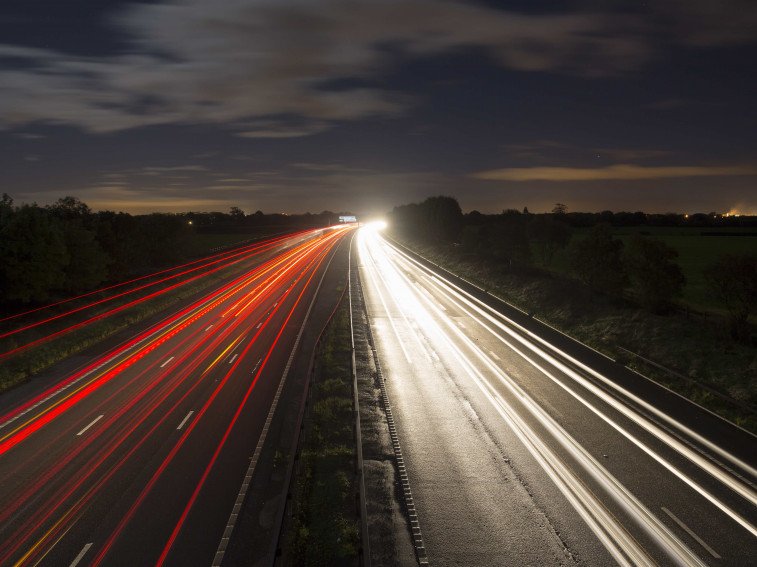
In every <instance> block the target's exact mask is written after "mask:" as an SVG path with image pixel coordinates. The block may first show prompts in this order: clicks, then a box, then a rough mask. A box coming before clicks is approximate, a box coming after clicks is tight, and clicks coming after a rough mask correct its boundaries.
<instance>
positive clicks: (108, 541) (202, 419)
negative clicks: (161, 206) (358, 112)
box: [0, 226, 352, 567]
mask: <svg viewBox="0 0 757 567" xmlns="http://www.w3.org/2000/svg"><path fill="white" fill-rule="evenodd" d="M351 229H352V227H347V226H342V227H332V228H331V229H324V230H319V231H313V232H312V233H309V234H307V235H305V236H303V235H299V236H298V237H297V239H296V240H293V241H292V242H290V243H289V244H288V246H285V247H282V249H281V250H280V251H279V252H278V253H276V254H275V255H272V256H271V257H269V259H267V260H266V261H265V262H263V263H261V264H260V265H258V266H257V267H255V268H254V269H251V270H249V271H247V272H245V273H244V274H242V275H241V276H237V277H236V279H234V280H233V281H230V282H228V283H227V284H226V285H223V286H222V287H220V289H217V290H215V291H214V292H213V293H210V294H208V295H207V296H205V297H203V298H202V299H200V300H198V301H195V302H193V303H192V304H191V305H189V306H187V307H184V308H182V309H181V310H180V311H178V312H176V313H174V314H173V315H171V316H169V317H167V318H165V319H164V320H163V321H162V322H160V324H157V325H154V326H152V327H150V328H149V329H147V330H145V331H143V332H140V333H138V334H137V335H136V336H134V337H132V338H131V339H129V340H128V341H126V342H125V343H123V344H121V345H120V346H119V347H118V348H115V349H114V350H112V351H110V352H108V353H106V354H102V355H101V356H98V357H96V358H94V359H93V360H91V361H89V362H88V363H87V364H86V365H85V366H84V367H82V368H80V369H78V370H77V371H76V372H72V373H71V374H70V375H65V376H60V377H59V379H58V380H56V382H55V383H54V385H52V386H45V388H40V387H38V388H36V391H34V393H33V394H31V393H30V394H29V395H27V396H26V397H25V399H23V400H19V401H18V402H16V401H14V404H13V407H7V405H8V404H7V403H6V404H5V405H4V406H3V409H2V411H1V412H0V414H1V415H0V565H52V566H71V567H75V566H77V565H81V566H83V565H124V566H135V565H176V566H190V565H216V564H222V563H223V557H224V553H223V552H224V550H225V545H226V542H228V538H229V536H230V534H231V533H232V532H233V528H234V526H235V518H236V512H237V511H238V509H237V508H235V502H238V501H244V497H245V486H246V485H245V484H243V481H244V480H245V477H246V475H248V478H249V476H250V475H252V474H253V473H254V471H255V465H256V462H257V459H258V458H259V455H260V451H261V447H262V446H263V443H264V441H265V437H266V433H267V431H268V428H269V426H270V422H271V418H272V416H273V414H274V411H275V408H276V404H277V402H278V400H279V396H280V394H281V391H282V387H283V384H284V382H285V378H286V374H287V371H288V369H289V365H290V364H291V361H292V358H293V356H294V352H295V349H296V347H297V343H298V341H299V337H300V334H301V332H302V329H303V327H304V322H305V321H306V320H307V316H308V314H309V313H310V308H311V306H312V305H313V302H314V298H315V297H316V294H317V291H318V288H319V285H320V281H321V279H322V277H323V276H324V274H325V271H326V269H327V267H328V265H329V262H330V261H331V258H332V257H333V255H334V254H335V253H336V251H337V249H338V248H339V249H340V250H341V249H344V250H346V246H341V247H340V243H342V242H345V239H346V238H349V237H350V236H351ZM345 243H346V242H345ZM16 397H17V396H16ZM238 499H239V500H238Z"/></svg>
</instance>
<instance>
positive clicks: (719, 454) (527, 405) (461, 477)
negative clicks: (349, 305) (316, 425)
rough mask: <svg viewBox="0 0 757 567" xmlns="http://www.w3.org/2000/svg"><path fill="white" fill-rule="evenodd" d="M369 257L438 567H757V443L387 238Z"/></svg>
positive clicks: (413, 481) (361, 246)
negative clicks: (489, 298) (506, 308)
mask: <svg viewBox="0 0 757 567" xmlns="http://www.w3.org/2000/svg"><path fill="white" fill-rule="evenodd" d="M357 244H358V252H359V261H360V277H361V279H362V283H363V289H364V295H365V301H366V306H367V309H368V314H369V318H370V320H371V325H372V328H373V334H374V336H375V337H376V348H377V350H378V354H379V359H380V361H381V365H382V371H383V374H384V377H385V379H386V384H387V390H388V394H389V398H390V401H391V403H392V410H393V413H394V421H395V424H396V427H397V433H398V437H399V441H400V444H401V446H402V451H403V456H404V462H405V465H406V467H407V475H408V479H409V484H410V488H411V490H412V495H413V498H414V503H415V509H416V512H417V516H418V521H419V526H420V532H421V534H422V539H423V543H424V545H425V551H426V554H427V556H428V560H429V563H430V564H431V565H432V566H436V565H440V566H441V565H503V566H505V565H512V566H523V565H534V566H546V565H614V564H618V565H687V566H701V565H742V566H746V565H755V564H757V527H756V523H757V506H756V505H757V491H756V490H755V483H756V482H757V471H756V470H755V461H756V460H757V440H756V439H755V437H754V436H752V435H750V434H748V433H746V432H744V431H743V430H740V429H739V428H737V427H734V426H731V425H730V424H727V423H726V422H724V421H723V420H720V419H719V418H717V417H715V416H713V415H712V414H709V413H708V412H706V411H704V410H702V409H701V408H699V407H697V406H695V405H694V404H691V403H689V402H688V401H686V400H683V399H682V398H679V397H677V396H675V395H673V394H672V393H670V392H668V391H666V390H664V389H662V388H660V387H658V386H656V385H654V384H651V383H650V382H649V381H647V380H646V379H645V378H643V377H641V376H638V375H636V374H634V373H632V372H631V371H629V370H628V369H625V368H624V367H622V366H621V365H619V364H615V363H614V362H613V361H611V360H609V359H606V358H605V357H603V356H602V355H600V354H599V353H596V352H595V351H592V350H591V349H588V348H587V347H583V346H582V345H580V344H578V343H575V342H573V341H571V340H569V339H568V338H567V337H564V336H562V335H560V333H558V332H556V331H554V330H553V329H548V328H547V327H546V326H544V325H542V324H540V323H538V322H535V321H533V320H529V318H528V316H527V315H526V314H523V313H520V312H516V311H515V310H514V309H511V310H510V311H511V312H508V313H506V314H505V313H504V312H503V309H502V308H501V307H498V308H497V309H495V308H493V307H492V306H491V305H493V304H495V303H496V302H494V301H487V300H486V298H485V296H486V294H485V293H484V292H482V291H481V290H474V289H472V286H470V285H464V284H463V283H462V282H460V281H459V280H458V281H457V282H453V281H450V279H451V278H449V277H447V276H444V275H442V274H441V272H440V271H439V270H436V269H430V268H429V266H428V265H427V263H424V262H420V261H418V259H417V258H415V257H413V256H412V255H409V254H406V253H405V251H403V250H401V249H400V248H398V247H396V246H394V245H392V244H390V243H389V242H388V241H387V240H385V239H384V238H383V237H382V236H381V235H380V233H379V232H378V231H377V230H372V229H370V228H366V229H362V230H361V231H360V232H359V233H358V240H357ZM545 337H546V338H545Z"/></svg>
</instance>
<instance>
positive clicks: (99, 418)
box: [76, 415, 105, 437]
mask: <svg viewBox="0 0 757 567" xmlns="http://www.w3.org/2000/svg"><path fill="white" fill-rule="evenodd" d="M103 417H105V416H104V415H99V416H97V417H96V418H95V419H93V420H92V422H91V423H90V424H89V425H88V426H87V427H85V428H84V429H82V430H81V431H79V433H77V434H76V436H77V437H78V436H80V435H81V434H82V433H84V432H85V431H86V430H87V429H89V428H90V427H92V426H93V425H94V424H95V423H97V422H98V421H100V420H101V419H102V418H103Z"/></svg>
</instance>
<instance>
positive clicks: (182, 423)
mask: <svg viewBox="0 0 757 567" xmlns="http://www.w3.org/2000/svg"><path fill="white" fill-rule="evenodd" d="M193 413H194V410H192V411H190V412H189V413H188V414H187V417H185V418H184V419H182V420H181V423H180V424H179V427H177V428H176V429H177V430H178V429H181V428H182V427H184V426H185V425H186V423H187V420H189V418H190V417H192V414H193Z"/></svg>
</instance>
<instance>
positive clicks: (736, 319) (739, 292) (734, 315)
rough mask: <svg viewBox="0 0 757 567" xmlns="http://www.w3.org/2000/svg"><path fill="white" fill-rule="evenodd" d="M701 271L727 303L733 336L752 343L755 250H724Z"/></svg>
mask: <svg viewBox="0 0 757 567" xmlns="http://www.w3.org/2000/svg"><path fill="white" fill-rule="evenodd" d="M704 275H705V278H707V281H708V282H709V284H710V289H711V290H712V293H713V294H715V295H716V296H717V297H719V298H720V299H722V300H723V302H724V303H725V304H726V307H727V309H728V313H729V314H730V320H731V333H732V335H733V337H734V338H735V339H737V340H739V341H741V342H743V343H746V344H751V342H752V336H751V327H750V325H749V317H750V316H751V315H753V314H754V313H757V254H750V255H744V256H734V255H732V254H726V255H724V256H723V257H722V258H721V259H720V260H719V261H718V262H716V263H715V264H713V265H712V266H709V267H708V268H706V269H705V270H704Z"/></svg>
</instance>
